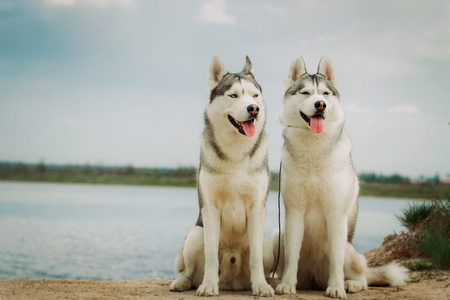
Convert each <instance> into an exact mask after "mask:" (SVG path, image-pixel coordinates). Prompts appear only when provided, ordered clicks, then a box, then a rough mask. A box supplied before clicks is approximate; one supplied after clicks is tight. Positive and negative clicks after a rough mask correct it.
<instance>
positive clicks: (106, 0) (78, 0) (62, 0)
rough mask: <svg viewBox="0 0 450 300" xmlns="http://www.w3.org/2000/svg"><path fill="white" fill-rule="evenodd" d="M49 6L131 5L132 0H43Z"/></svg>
mask: <svg viewBox="0 0 450 300" xmlns="http://www.w3.org/2000/svg"><path fill="white" fill-rule="evenodd" d="M45 4H47V5H49V6H74V5H87V6H94V7H107V6H131V5H133V4H134V0H45Z"/></svg>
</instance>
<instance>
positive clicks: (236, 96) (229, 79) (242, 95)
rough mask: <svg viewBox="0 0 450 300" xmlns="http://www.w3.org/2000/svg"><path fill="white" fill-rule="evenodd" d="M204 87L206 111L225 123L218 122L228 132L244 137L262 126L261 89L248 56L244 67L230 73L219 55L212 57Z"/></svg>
mask: <svg viewBox="0 0 450 300" xmlns="http://www.w3.org/2000/svg"><path fill="white" fill-rule="evenodd" d="M208 89H209V95H210V100H209V105H208V107H207V113H208V116H209V117H210V119H211V121H212V119H214V122H222V123H226V124H221V125H223V126H228V127H227V128H229V129H230V130H231V131H233V132H231V133H232V134H239V135H243V136H247V137H253V136H254V135H255V133H256V132H260V131H261V130H262V129H263V128H264V122H265V109H264V103H263V100H262V90H261V87H260V85H259V84H258V82H256V80H255V77H254V70H253V67H252V63H251V61H250V58H249V57H248V56H247V57H246V61H245V66H244V69H243V70H242V71H241V72H240V73H234V74H232V73H228V72H227V70H226V69H225V67H224V65H223V64H222V62H221V60H220V58H218V57H217V56H215V57H214V58H213V60H212V62H211V67H210V70H209V77H208ZM223 126H221V127H223Z"/></svg>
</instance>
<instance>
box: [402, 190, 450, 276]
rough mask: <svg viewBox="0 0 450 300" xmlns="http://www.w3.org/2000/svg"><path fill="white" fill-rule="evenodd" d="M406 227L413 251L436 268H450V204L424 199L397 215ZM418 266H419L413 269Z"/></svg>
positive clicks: (447, 201) (443, 201)
mask: <svg viewBox="0 0 450 300" xmlns="http://www.w3.org/2000/svg"><path fill="white" fill-rule="evenodd" d="M396 217H397V219H398V220H399V221H400V223H401V224H402V226H404V227H406V228H408V231H409V234H410V236H411V239H412V242H413V245H414V247H415V249H416V251H417V252H418V253H420V254H422V255H425V256H427V257H429V258H430V259H431V262H432V265H433V266H434V267H436V268H450V201H449V200H437V199H436V200H427V201H424V202H421V203H414V204H410V205H409V206H408V207H407V208H406V209H404V210H403V211H402V215H399V216H397V215H396ZM416 267H421V266H416Z"/></svg>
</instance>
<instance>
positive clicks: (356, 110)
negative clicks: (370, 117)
mask: <svg viewBox="0 0 450 300" xmlns="http://www.w3.org/2000/svg"><path fill="white" fill-rule="evenodd" d="M344 109H345V111H347V112H348V113H351V114H370V113H372V112H373V109H372V107H370V106H364V105H359V104H355V103H348V104H345V105H344Z"/></svg>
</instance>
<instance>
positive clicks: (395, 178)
mask: <svg viewBox="0 0 450 300" xmlns="http://www.w3.org/2000/svg"><path fill="white" fill-rule="evenodd" d="M358 177H359V180H361V181H363V182H366V183H385V184H386V183H388V184H411V180H410V179H409V178H408V177H404V176H401V175H399V174H392V175H383V174H375V173H361V174H359V176H358Z"/></svg>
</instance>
